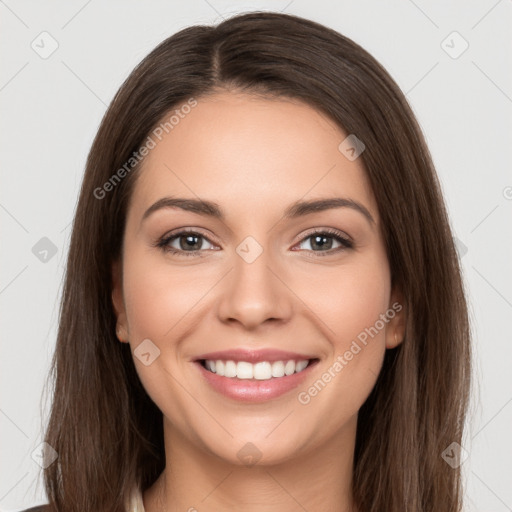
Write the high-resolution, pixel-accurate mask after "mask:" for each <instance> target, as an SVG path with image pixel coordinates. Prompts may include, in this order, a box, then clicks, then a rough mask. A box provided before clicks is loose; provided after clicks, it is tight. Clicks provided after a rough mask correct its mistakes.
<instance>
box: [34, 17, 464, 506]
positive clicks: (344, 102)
mask: <svg viewBox="0 0 512 512" xmlns="http://www.w3.org/2000/svg"><path fill="white" fill-rule="evenodd" d="M52 370H53V373H52V375H53V377H54V386H55V393H54V399H53V405H52V410H51V417H50V420H49V424H48V426H47V430H46V432H45V441H46V442H47V443H48V444H49V445H50V446H51V447H52V448H53V449H54V450H55V451H56V452H57V454H58V458H57V459H56V460H55V461H54V462H53V463H51V464H49V466H48V467H47V468H46V469H45V472H44V478H45V487H46V492H47V495H48V498H49V500H50V504H49V505H47V506H45V507H44V508H43V510H48V511H60V512H64V511H65V512H68V511H75V510H76V511H81V512H93V511H94V512H98V511H109V512H112V511H124V510H130V511H138V512H140V511H142V510H145V512H157V511H165V510H168V511H171V510H189V511H193V510H198V511H201V510H208V511H217V510H244V511H260V510H265V511H268V512H270V511H274V510H280V511H281V512H282V511H288V510H290V511H291V510H299V509H304V510H309V511H316V510H333V511H347V512H348V511H357V512H376V511H379V512H382V511H384V510H385V511H407V512H410V511H418V512H420V511H421V512H423V511H433V510H439V511H441V510H442V511H443V512H455V511H460V510H461V508H462V498H461V496H462V492H461V478H460V476H461V475H460V468H459V465H457V464H450V463H449V461H447V457H446V456H445V452H446V449H447V448H449V449H450V450H451V452H450V453H454V451H455V452H456V448H457V447H458V446H460V443H461V439H462V434H463V426H464V420H465V416H466V408H467V402H468V395H469V376H470V331H469V326H468V314H467V308H466V300H465V295H464V290H463V285H462V280H461V272H460V268H459V263H458V259H457V255H456V251H455V248H454V244H453V239H452V233H451V230H450V225H449V220H448V216H447V213H446V209H445V205H444V202H443V198H442V194H441V190H440V186H439V183H438V180H437V176H436V173H435V170H434V166H433V164H432V160H431V157H430V155H429V152H428V149H427V147H426V144H425V140H424V138H423V135H422V133H421V130H420V128H419V126H418V124H417V122H416V120H415V118H414V115H413V113H412V111H411V109H410V107H409V106H408V104H407V102H406V100H405V98H404V95H403V94H402V93H401V91H400V90H399V88H398V87H397V85H396V84H395V83H394V81H393V80H392V79H391V77H390V76H389V75H388V73H387V72H386V71H385V70H384V69H383V68H382V66H381V65H380V64H379V63H378V62H377V61H376V60H375V59H374V58H373V57H372V56H370V55H369V54H368V53H367V52H366V51H365V50H363V49H362V48H361V47H360V46H358V45H357V44H355V43H354V42H353V41H351V40H350V39H348V38H346V37H344V36H342V35H340V34H338V33H337V32H335V31H333V30H331V29H329V28H326V27H324V26H322V25H319V24H317V23H314V22H312V21H309V20H306V19H302V18H299V17H296V16H291V15H284V14H278V13H261V12H255V13H249V14H243V15H239V16H236V17H233V18H231V19H228V20H227V21H224V22H222V23H220V24H219V25H218V26H216V27H209V26H194V27H190V28H187V29H184V30H182V31H180V32H178V33H177V34H175V35H173V36H172V37H170V38H168V39H167V40H165V41H164V42H163V43H162V44H160V45H159V46H158V47H157V48H156V49H155V50H154V51H152V52H151V53H150V54H149V55H148V56H147V57H146V58H145V59H144V60H143V61H142V62H141V63H140V64H139V65H138V66H137V68H136V69H135V70H134V71H133V72H132V74H131V75H130V76H129V77H128V79H127V80H126V81H125V83H124V84H123V85H122V87H121V88H120V90H119V91H118V93H117V94H116V96H115V98H114V100H113V101H112V103H111V105H110V107H109V109H108V111H107V113H106V114H105V117H104V119H103V121H102V123H101V126H100V128H99V131H98V134H97V136H96V138H95V141H94V143H93V146H92V149H91V152H90V154H89V158H88V161H87V168H86V172H85V176H84V180H83V184H82V189H81V192H80V198H79V202H78V206H77V211H76V215H75V219H74V224H73V233H72V238H71V245H70V250H69V259H68V266H67V271H66V280H65V288H64V293H63V297H62V306H61V312H60V325H59V333H58V340H57V347H56V352H55V356H54V360H53V364H52ZM455 455H456V454H455ZM455 455H454V456H455Z"/></svg>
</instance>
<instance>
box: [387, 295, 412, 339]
mask: <svg viewBox="0 0 512 512" xmlns="http://www.w3.org/2000/svg"><path fill="white" fill-rule="evenodd" d="M386 315H387V317H388V318H389V322H388V326H387V328H386V348H395V347H397V346H398V345H400V343H402V341H403V339H404V335H405V323H406V322H405V320H406V316H407V312H406V307H405V301H404V296H403V293H402V291H401V289H400V288H399V287H398V286H394V287H393V290H392V292H391V297H390V301H389V309H388V312H387V313H386Z"/></svg>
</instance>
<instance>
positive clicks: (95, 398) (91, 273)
mask: <svg viewBox="0 0 512 512" xmlns="http://www.w3.org/2000/svg"><path fill="white" fill-rule="evenodd" d="M220 90H234V91H242V92H243V91H245V92H249V93H254V94H262V95H264V96H266V97H269V98H270V97H273V98H279V97H283V98H286V97H289V98H295V99H299V100H302V101H304V102H306V103H308V104H310V105H312V106H313V107H315V108H316V109H317V110H319V111H321V112H322V113H324V114H326V115H327V116H329V117H330V118H331V119H333V120H334V121H335V122H336V123H337V124H338V125H339V126H340V127H341V128H342V129H343V130H345V131H346V132H347V133H350V134H355V135H356V136H357V137H358V138H359V139H360V140H362V141H363V143H364V144H365V148H366V149H365V151H364V152H363V153H362V155H361V157H360V158H362V162H363V165H364V168H365V170H366V173H367V176H368V178H369V180H370V183H371V186H372V189H373V193H374V195H375V198H376V201H377V205H378V209H379V215H380V218H381V221H382V230H383V235H384V239H385V243H386V249H387V256H388V259H389V264H390V269H391V278H392V284H393V285H396V286H398V287H399V288H400V290H401V291H402V293H403V297H404V302H405V304H404V305H405V308H406V311H407V322H406V330H405V338H404V341H403V342H402V343H401V344H400V345H399V346H398V347H396V348H394V349H389V350H387V351H386V355H385V359H384V364H383V368H382V371H381V373H380V375H379V377H378V380H377V383H376V385H375V387H374V389H373V390H372V392H371V394H370V396H369V397H368V399H367V400H366V402H365V403H364V405H363V406H362V407H361V409H360V411H359V419H358V427H357V437H356V447H355V459H354V478H353V493H354V497H355V501H356V504H357V506H358V508H359V510H360V511H361V512H383V511H386V512H388V511H389V512H391V511H407V512H411V511H415V512H416V511H417V512H426V511H429V512H431V511H443V512H458V511H460V510H461V508H462V503H461V502H462V497H461V496H462V488H461V487H462V486H461V475H460V468H452V467H451V465H449V464H447V462H445V460H444V459H443V457H442V453H443V451H444V450H445V449H446V448H447V447H448V446H449V445H450V444H451V443H453V442H456V443H459V444H461V439H462V435H463V429H464V421H465V417H466V412H467V406H468V399H469V387H470V369H471V368H470V355H471V354H470V325H469V318H468V312H467V304H466V299H465V291H464V285H463V281H462V277H461V271H460V266H459V261H458V257H457V253H456V250H455V247H454V242H453V238H452V233H451V229H450V225H449V219H448V216H447V212H446V209H445V205H444V202H443V198H442V192H441V188H440V185H439V182H438V179H437V176H436V173H435V169H434V166H433V163H432V159H431V156H430V154H429V151H428V148H427V146H426V143H425V140H424V137H423V135H422V132H421V129H420V127H419V125H418V123H417V121H416V119H415V117H414V115H413V113H412V110H411V108H410V107H409V105H408V103H407V101H406V99H405V97H404V95H403V93H402V92H401V91H400V89H399V88H398V86H397V85H396V84H395V82H394V81H393V80H392V78H391V77H390V76H389V74H388V73H387V72H386V70H385V69H384V68H383V67H382V66H381V65H380V64H379V63H378V62H377V61H376V60H375V59H374V58H373V57H372V56H371V55H369V54H368V53H367V52H366V51H365V50H364V49H363V48H361V47H360V46H359V45H357V44H356V43H354V42H353V41H352V40H350V39H348V38H347V37H344V36H343V35H341V34H339V33H337V32H336V31H334V30H332V29H329V28H327V27H325V26H322V25H320V24H317V23H315V22H312V21H309V20H306V19H303V18H300V17H297V16H293V15H285V14H279V13H268V12H266V13H264V12H253V13H246V14H242V15H238V16H235V17H232V18H230V19H228V20H226V21H223V22H222V23H220V24H219V25H217V26H193V27H189V28H186V29H184V30H181V31H180V32H178V33H176V34H174V35H173V36H172V37H169V38H168V39H166V40H165V41H163V42H162V43H161V44H160V45H159V46H158V47H156V48H155V49H154V50H153V51H152V52H151V53H150V54H149V55H148V56H147V57H146V58H144V59H143V60H142V62H141V63H140V64H139V65H138V66H137V67H136V68H135V69H134V70H133V72H132V73H131V74H130V76H129V77H128V78H127V80H126V81H125V82H124V83H123V85H122V86H121V88H120V89H119V91H118V92H117V94H116V95H115V97H114V99H113V101H112V102H111V104H110V106H109V108H108V110H107V112H106V114H105V116H104V118H103V120H102V122H101V126H100V127H99V130H98V133H97V135H96V138H95V140H94V142H93V145H92V148H91V151H90V153H89V156H88V159H87V165H86V170H85V175H84V179H83V183H82V187H81V190H80V197H79V201H78V205H77V209H76V214H75V217H74V222H73V228H72V236H71V243H70V248H69V256H68V260H67V268H66V274H65V283H64V289H63V294H62V301H61V304H60V318H59V330H58V337H57V345H56V350H55V353H54V357H53V360H52V365H51V371H50V374H49V377H50V376H51V377H52V384H53V403H52V407H51V414H50V418H49V422H48V425H47V429H46V431H45V437H44V440H45V441H46V442H47V443H48V444H49V445H51V446H52V447H53V448H54V449H55V450H56V452H57V453H58V458H57V460H56V461H55V462H54V463H53V464H51V465H50V466H49V467H48V468H47V469H46V470H45V471H44V480H45V489H46V493H47V495H48V498H49V501H50V510H52V511H59V512H71V511H77V512H78V511H79V512H98V511H102V512H103V511H105V512H107V511H108V512H112V511H122V510H124V508H123V507H124V503H125V501H126V499H127V496H128V494H129V492H130V491H131V489H133V488H134V487H136V486H138V487H139V488H140V489H141V491H142V492H143V491H144V490H146V489H147V488H148V487H150V486H151V484H152V483H153V482H154V481H155V479H156V478H157V477H158V475H159V474H160V473H161V472H162V470H163V469H164V467H165V453H164V442H163V421H162V413H161V411H160V410H159V409H158V408H157V407H156V405H155V404H154V403H153V401H152V400H151V399H150V397H149V396H148V395H147V393H146V391H145V390H144V388H143V387H142V384H141V382H140V380H139V377H138V375H137V373H136V370H135V366H134V363H133V360H132V354H131V353H130V346H129V345H128V344H126V343H120V342H119V341H118V340H117V338H116V332H115V327H116V316H115V312H114V309H113V305H112V298H111V293H112V273H111V269H112V263H113V262H114V261H117V260H119V258H120V257H121V252H120V249H121V246H122V241H123V233H124V227H125V221H126V213H127V207H128V204H129V200H130V196H131V192H132V190H133V185H134V182H135V179H136V177H137V174H138V169H139V168H140V165H139V163H138V162H137V161H136V159H134V157H133V155H134V154H139V153H138V151H139V149H140V147H141V146H142V145H143V144H144V143H145V141H147V138H148V135H149V134H151V133H152V130H154V128H155V127H156V126H158V124H159V123H160V122H161V121H162V119H164V118H165V117H166V116H169V115H170V113H172V111H173V110H174V109H177V108H178V107H179V106H180V105H183V104H186V103H187V102H190V99H191V98H193V99H195V101H200V99H201V98H204V97H205V96H207V95H209V94H213V93H215V92H217V91H220ZM127 162H131V164H130V166H128V167H127V166H126V164H127ZM122 168H124V170H125V172H118V170H119V169H122ZM114 175H116V176H117V178H115V179H114V178H113V176H114ZM107 183H108V184H109V185H108V184H107Z"/></svg>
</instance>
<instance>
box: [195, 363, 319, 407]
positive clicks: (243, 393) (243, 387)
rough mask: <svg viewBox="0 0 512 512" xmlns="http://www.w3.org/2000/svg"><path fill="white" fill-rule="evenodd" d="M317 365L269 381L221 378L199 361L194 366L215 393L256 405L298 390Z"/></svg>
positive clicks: (309, 365) (310, 364)
mask: <svg viewBox="0 0 512 512" xmlns="http://www.w3.org/2000/svg"><path fill="white" fill-rule="evenodd" d="M317 363H318V360H314V361H312V362H311V363H309V364H308V366H307V367H306V368H305V369H304V370H302V371H301V372H299V373H294V374H292V375H286V376H284V377H276V378H271V379H268V380H256V379H238V378H236V377H221V376H220V375H217V374H216V373H213V372H211V371H209V370H207V369H206V368H205V367H204V366H203V365H202V364H201V363H200V362H199V361H196V362H195V363H194V364H195V365H196V366H197V367H198V368H199V370H200V371H201V374H202V375H203V376H204V378H205V379H206V381H207V382H208V384H210V386H211V387H212V388H213V389H215V391H217V392H219V393H221V394H223V395H224V396H227V397H229V398H232V399H234V400H238V401H241V402H251V403H255V402H265V401H267V400H272V399H273V398H277V397H280V396H281V395H284V394H285V393H287V392H288V391H291V390H292V389H294V388H296V387H297V386H299V385H300V384H301V383H302V382H303V381H304V379H306V378H307V377H308V375H309V374H310V372H311V369H312V368H313V367H314V366H315V365H316V364H317Z"/></svg>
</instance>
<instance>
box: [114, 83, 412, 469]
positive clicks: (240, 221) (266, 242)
mask: <svg viewBox="0 0 512 512" xmlns="http://www.w3.org/2000/svg"><path fill="white" fill-rule="evenodd" d="M348 135H349V134H348V133H345V132H344V131H342V130H341V129H340V128H339V127H338V126H336V125H335V124H334V122H332V121H331V120H330V119H328V118H326V117H325V116H324V115H322V114H320V113H319V112H318V111H316V110H315V109H313V108H312V107H310V106H308V105H306V104H303V103H301V102H298V101H295V100H289V101H287V100H271V99H261V98H257V97H255V96H249V95H245V94H236V93H233V92H225V93H219V94H216V95H215V96H211V97H209V98H203V99H198V103H197V106H195V107H194V108H192V109H190V112H189V113H188V114H187V115H186V116H183V117H182V118H180V120H179V123H177V124H175V125H174V127H173V129H172V130H170V131H169V132H168V133H167V134H165V135H164V136H163V137H162V138H161V141H159V142H158V143H157V144H156V147H154V148H153V149H152V150H151V151H150V153H149V154H148V156H147V157H146V159H145V162H144V166H143V168H142V169H140V170H139V171H138V172H140V176H139V177H138V178H139V179H138V181H137V183H136V185H135V188H134V191H133V195H132V198H131V202H130V205H129V209H128V215H127V221H126V226H125V235H124V242H123V252H122V262H120V263H121V264H116V265H114V267H113V273H114V290H113V294H112V297H113V302H114V307H115V310H116V313H117V318H118V326H119V329H120V330H119V331H118V334H120V336H119V337H120V339H121V340H127V341H128V342H129V343H130V346H131V350H132V353H133V354H134V363H135V366H136V369H137V372H138V375H139V376H140V379H141V381H142V384H143V385H144V387H145V389H146V390H147V392H148V394H149V395H150V397H151V398H152V400H153V401H154V402H155V403H156V404H157V406H158V407H159V408H160V410H161V411H162V413H163V415H164V428H165V429H167V431H168V432H173V433H174V434H175V436H178V437H180V438H182V439H185V440H187V442H188V443H189V444H190V445H191V446H194V447H196V448H197V449H198V450H200V451H201V452H202V453H206V454H210V455H216V456H217V457H220V458H222V459H223V460H225V461H228V462H231V463H234V464H241V463H243V462H244V460H246V458H247V457H249V458H250V457H253V458H254V457H258V458H260V463H269V464H270V463H278V462H280V461H285V460H287V459H290V458H292V457H294V456H298V454H299V453H300V454H307V453H311V452H312V451H313V450H317V449H318V448H319V447H320V446H322V445H323V446H326V445H328V444H329V443H330V442H334V440H335V439H336V437H337V436H339V435H340V433H342V432H343V431H344V429H348V428H351V429H353V427H354V425H355V423H356V421H357V413H358V410H359V408H360V407H361V405H362V404H363V403H364V401H365V399H366V398H367V396H368V394H369V393H370V391H371V389H372V388H373V386H374V384H375V381H376V379H377V375H378V374H379V371H380V369H381V365H382V361H383V356H384V353H385V350H386V348H392V347H394V346H395V345H396V344H397V343H399V342H400V340H401V337H402V334H403V318H402V317H403V311H402V312H400V309H401V307H402V306H401V297H400V295H399V294H398V292H397V291H396V290H392V288H391V282H390V270H389V264H388V260H387V257H386V251H385V245H384V240H383V238H382V236H381V228H380V219H379V212H378V210H377V205H376V203H375V200H374V197H373V193H372V190H371V187H370V186H369V183H368V182H367V178H366V176H365V171H364V167H363V163H362V160H361V158H356V159H349V158H347V156H346V155H347V153H346V152H342V151H340V149H338V147H339V146H340V143H342V141H344V139H345V138H346V137H347V136H348ZM348 154H350V152H349V153H348ZM163 198H172V199H177V198H180V199H188V200H192V201H200V200H202V201H208V202H210V203H213V205H209V207H208V208H199V207H198V205H197V203H196V204H195V206H193V207H191V206H190V205H191V203H184V202H180V203H176V202H174V203H172V202H167V206H165V202H160V203H159V205H160V206H161V207H158V205H157V206H155V207H154V208H153V209H152V210H151V211H150V212H148V209H150V208H151V207H152V206H153V205H155V203H157V202H159V201H160V200H162V199H163ZM339 199H342V200H343V201H338V202H337V203H334V202H331V204H330V205H329V204H327V205H326V204H325V203H324V204H323V207H322V206H320V207H318V208H317V209H307V208H302V209H301V208H295V209H293V206H297V203H298V202H313V201H319V200H339ZM180 206H181V207H180ZM217 210H218V211H217ZM146 212H148V213H146ZM219 212H220V213H219ZM220 214H222V216H220ZM397 304H398V305H397ZM214 352H215V353H216V352H225V353H224V354H213V353H214ZM203 359H207V360H208V362H204V361H203ZM198 360H200V361H198ZM290 360H295V361H298V362H299V364H298V365H293V364H292V363H288V361H290ZM210 361H212V362H210ZM213 361H215V363H214V362H213ZM218 361H222V362H221V363H219V362H218ZM227 361H232V363H228V362H227ZM280 361H282V362H280ZM300 361H303V362H302V363H300ZM251 363H254V364H251ZM256 363H260V364H256ZM306 363H307V366H306V367H305V368H304V369H302V368H303V367H304V366H305V365H306ZM214 365H215V371H216V373H214V372H212V371H211V370H213V369H214ZM205 366H210V369H208V368H205ZM235 371H236V372H237V373H236V377H235V376H232V375H233V372H235ZM283 371H284V376H279V375H282V374H283ZM223 372H224V373H225V375H223ZM245 372H248V373H245ZM251 372H252V373H251ZM230 375H231V376H230ZM251 375H252V377H251ZM272 375H275V376H272ZM269 377H271V378H269ZM249 443H250V444H249Z"/></svg>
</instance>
